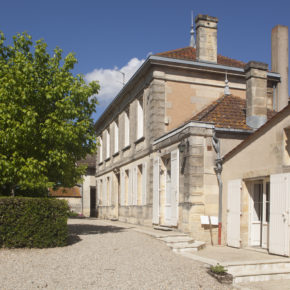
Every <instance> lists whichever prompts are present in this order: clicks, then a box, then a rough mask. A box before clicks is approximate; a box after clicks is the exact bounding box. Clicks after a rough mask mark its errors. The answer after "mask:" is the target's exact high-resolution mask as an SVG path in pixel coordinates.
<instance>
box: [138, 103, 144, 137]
mask: <svg viewBox="0 0 290 290" xmlns="http://www.w3.org/2000/svg"><path fill="white" fill-rule="evenodd" d="M140 102H141V100H140V101H137V139H140V138H141V137H143V129H144V128H143V120H144V116H143V108H142V105H141V103H140Z"/></svg>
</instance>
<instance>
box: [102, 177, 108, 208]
mask: <svg viewBox="0 0 290 290" xmlns="http://www.w3.org/2000/svg"><path fill="white" fill-rule="evenodd" d="M103 185H104V186H103V197H104V198H103V206H106V205H108V203H107V178H105V179H104V183H103Z"/></svg>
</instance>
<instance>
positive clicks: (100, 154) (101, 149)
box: [99, 137, 103, 163]
mask: <svg viewBox="0 0 290 290" xmlns="http://www.w3.org/2000/svg"><path fill="white" fill-rule="evenodd" d="M99 143H100V147H99V162H100V163H101V162H103V139H102V137H99Z"/></svg>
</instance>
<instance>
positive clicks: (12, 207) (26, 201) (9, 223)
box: [0, 197, 69, 248]
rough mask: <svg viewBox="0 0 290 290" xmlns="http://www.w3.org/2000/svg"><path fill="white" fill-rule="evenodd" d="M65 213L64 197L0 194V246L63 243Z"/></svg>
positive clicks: (63, 244) (62, 244) (65, 224)
mask: <svg viewBox="0 0 290 290" xmlns="http://www.w3.org/2000/svg"><path fill="white" fill-rule="evenodd" d="M68 213H69V207H68V204H67V202H66V201H64V200H56V199H53V198H28V197H0V247H7V248H22V247H28V248H50V247H58V246H65V245H67V237H68V231H67V218H68Z"/></svg>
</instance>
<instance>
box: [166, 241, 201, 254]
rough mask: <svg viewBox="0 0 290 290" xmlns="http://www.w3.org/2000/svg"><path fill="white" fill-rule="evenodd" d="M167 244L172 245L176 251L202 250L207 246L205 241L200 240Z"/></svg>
mask: <svg viewBox="0 0 290 290" xmlns="http://www.w3.org/2000/svg"><path fill="white" fill-rule="evenodd" d="M167 245H168V246H169V247H171V248H172V250H173V251H174V252H196V251H200V250H201V249H203V248H204V247H205V243H204V242H200V241H195V242H193V243H187V244H181V243H177V244H172V243H170V244H167Z"/></svg>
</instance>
